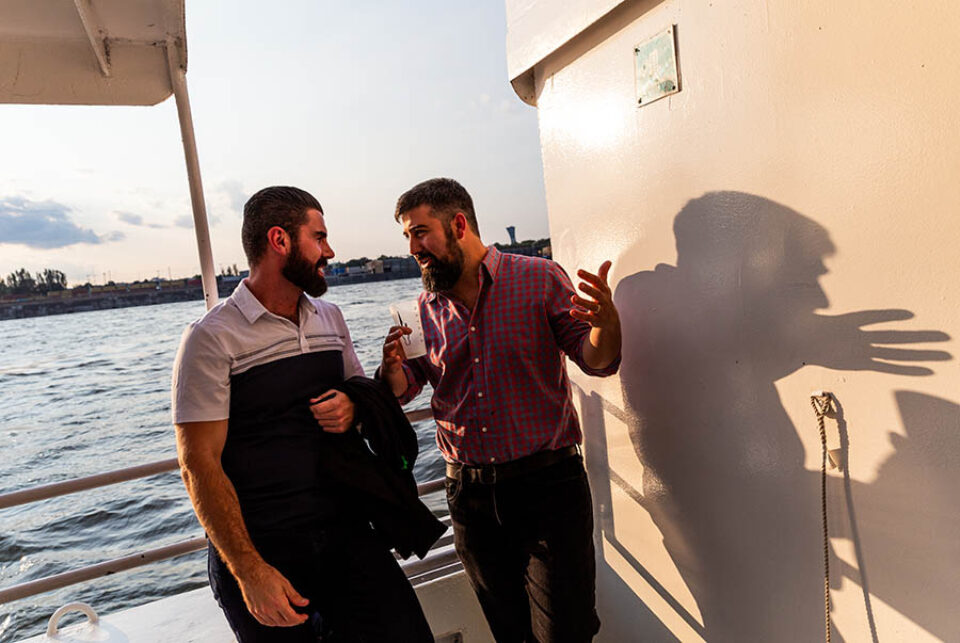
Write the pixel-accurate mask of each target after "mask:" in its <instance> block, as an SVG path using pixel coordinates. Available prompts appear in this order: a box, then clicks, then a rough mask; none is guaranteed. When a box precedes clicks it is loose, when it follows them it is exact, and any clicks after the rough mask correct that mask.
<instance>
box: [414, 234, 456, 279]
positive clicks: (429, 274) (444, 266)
mask: <svg viewBox="0 0 960 643" xmlns="http://www.w3.org/2000/svg"><path fill="white" fill-rule="evenodd" d="M446 235H447V258H446V259H440V257H438V256H436V255H434V254H431V253H429V252H421V253H420V254H418V255H417V258H418V259H420V258H423V257H429V258H430V259H431V262H430V265H429V266H428V267H426V268H424V267H422V266H421V268H420V280H421V281H422V282H423V289H424V290H426V291H427V292H444V291H447V290H451V289H453V287H454V286H456V285H457V281H459V280H460V275H461V274H463V250H461V248H460V246H458V245H457V243H456V241H455V240H454V236H453V230H452V229H451V228H447V230H446Z"/></svg>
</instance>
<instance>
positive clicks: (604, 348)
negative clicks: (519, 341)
mask: <svg viewBox="0 0 960 643" xmlns="http://www.w3.org/2000/svg"><path fill="white" fill-rule="evenodd" d="M609 272H610V262H609V261H604V262H603V264H602V265H601V266H600V272H599V274H597V275H595V274H593V273H590V272H587V271H586V270H578V271H577V276H578V277H580V279H582V280H583V281H581V282H580V284H579V286H578V287H579V288H580V290H581V291H583V293H584V294H586V295H588V296H589V297H590V298H589V299H587V298H584V297H580V296H579V295H573V296H572V297H571V298H570V301H571V303H573V305H574V308H572V309H571V310H570V316H571V317H574V318H575V319H579V320H581V321H585V322H587V323H588V324H590V334H588V335H587V336H586V337H584V338H583V361H584V362H586V364H587V366H589V367H590V368H592V369H596V370H602V369H604V368H607V367H608V366H610V364H612V363H613V360H615V359H616V358H617V356H619V355H620V342H621V332H620V315H619V314H618V313H617V307H616V306H615V305H614V303H613V293H612V292H611V290H610V286H609V285H607V273H609Z"/></svg>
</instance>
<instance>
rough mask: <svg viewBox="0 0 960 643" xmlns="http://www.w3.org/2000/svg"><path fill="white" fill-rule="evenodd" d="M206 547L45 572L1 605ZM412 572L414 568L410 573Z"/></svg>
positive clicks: (2, 598)
mask: <svg viewBox="0 0 960 643" xmlns="http://www.w3.org/2000/svg"><path fill="white" fill-rule="evenodd" d="M442 488H443V478H438V479H436V480H431V481H429V482H424V483H423V484H420V485H417V492H418V493H419V494H420V495H421V496H424V495H426V494H428V493H433V492H434V491H439V490H440V489H442ZM450 543H451V538H448V537H441V538H440V539H439V540H438V541H437V542H436V543H435V544H434V548H438V549H444V548H447V547H450ZM206 547H207V539H206V538H202V537H198V538H191V539H189V540H183V541H180V542H178V543H174V544H172V545H166V546H164V547H157V548H155V549H148V550H146V551H144V552H140V553H139V554H131V555H129V556H124V557H122V558H115V559H113V560H108V561H105V562H102V563H96V564H93V565H87V566H86V567H81V568H80V569H74V570H71V571H69V572H63V573H61V574H54V575H52V576H45V577H44V578H38V579H36V580H31V581H27V582H25V583H20V584H19V585H12V586H10V587H7V588H5V589H0V605H2V604H4V603H10V602H13V601H17V600H20V599H21V598H27V597H28V596H33V595H35V594H43V593H44V592H50V591H53V590H55V589H60V588H61V587H67V586H68V585H76V584H77V583H83V582H86V581H88V580H93V579H95V578H100V577H102V576H108V575H110V574H115V573H117V572H122V571H126V570H128V569H133V568H134V567H140V566H142V565H147V564H149V563H155V562H157V561H160V560H165V559H167V558H174V557H175V556H183V555H184V554H189V553H192V552H195V551H199V550H201V549H205V548H206ZM428 560H430V556H427V557H426V558H424V559H423V560H421V561H416V564H415V566H414V567H413V568H412V569H413V570H415V572H416V573H421V572H422V571H423V570H424V569H426V568H429V565H428V564H427V561H428ZM444 560H445V561H446V558H444ZM447 562H449V561H447ZM411 564H413V563H405V564H403V565H401V566H402V567H403V568H404V569H407V567H408V565H411ZM425 566H426V567H425ZM412 574H413V572H411V574H408V575H412Z"/></svg>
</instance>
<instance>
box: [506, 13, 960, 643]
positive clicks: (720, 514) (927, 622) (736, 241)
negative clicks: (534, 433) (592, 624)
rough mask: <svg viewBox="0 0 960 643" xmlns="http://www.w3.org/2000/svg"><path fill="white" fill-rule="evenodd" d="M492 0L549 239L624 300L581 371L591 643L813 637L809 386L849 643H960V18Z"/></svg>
mask: <svg viewBox="0 0 960 643" xmlns="http://www.w3.org/2000/svg"><path fill="white" fill-rule="evenodd" d="M506 4H507V22H508V66H509V73H510V78H511V80H512V82H513V84H514V87H515V89H516V90H517V93H518V95H520V97H521V98H523V99H524V100H526V101H527V102H528V103H530V104H532V105H535V106H536V109H537V110H538V112H539V124H540V137H541V143H542V148H543V150H542V152H543V165H544V175H545V182H546V194H547V206H548V210H549V217H550V237H551V239H552V242H553V248H552V250H553V254H554V257H555V258H557V259H558V260H559V261H560V263H561V264H562V265H563V266H564V267H565V268H566V269H567V270H568V272H571V274H572V271H574V270H576V269H577V268H581V267H582V268H587V269H591V270H595V269H596V268H597V267H598V266H599V264H600V263H601V262H602V261H603V260H605V259H608V258H609V259H611V260H613V268H612V271H611V283H612V286H613V288H614V291H615V300H616V302H617V304H618V306H619V309H620V313H621V316H622V319H623V328H624V347H623V364H622V366H621V369H620V372H619V375H618V376H616V377H611V378H608V379H606V380H599V379H594V378H588V377H585V376H583V375H582V374H581V373H579V371H577V370H576V368H575V367H574V368H572V369H571V376H572V379H573V381H574V388H575V392H576V394H577V397H578V401H579V407H580V412H581V417H582V420H583V423H584V430H585V440H586V457H587V463H588V468H589V472H590V477H591V480H592V484H593V492H594V503H595V513H596V525H597V529H596V543H597V546H598V563H599V565H598V595H599V609H600V616H601V619H602V620H603V629H602V630H601V633H600V636H599V640H602V641H617V642H621V641H638V640H643V641H670V640H676V639H679V640H682V641H696V640H708V641H738V642H743V641H780V642H782V641H804V642H809V641H816V640H823V639H824V637H825V631H824V630H825V625H824V621H825V616H824V612H825V610H824V601H825V597H824V544H823V533H822V529H823V527H822V517H821V488H820V483H821V480H820V467H821V457H822V455H821V440H820V433H819V430H818V425H817V420H816V415H815V413H814V410H813V408H812V407H811V393H812V392H813V391H818V390H822V391H825V392H828V393H831V394H832V396H833V400H834V406H835V412H834V413H831V415H832V416H833V417H827V418H826V420H825V429H826V441H827V447H828V449H829V450H831V451H832V454H831V455H832V457H833V458H834V459H835V460H836V461H837V463H838V465H839V467H837V468H828V471H827V481H826V496H827V516H828V518H829V546H828V555H829V563H830V597H831V599H832V607H831V611H830V614H831V617H832V622H833V626H832V635H833V637H834V640H845V641H871V640H872V641H878V640H887V641H890V640H896V641H907V640H909V641H934V640H944V641H949V640H953V641H956V640H960V619H958V618H957V617H956V615H955V603H956V600H957V597H958V596H960V539H958V538H957V534H958V533H960V496H958V493H957V490H958V489H960V407H958V403H960V369H958V362H957V355H958V352H960V347H958V345H957V342H956V338H957V337H960V315H958V312H960V279H958V275H960V253H958V252H957V250H956V244H957V240H958V239H960V180H958V176H960V122H958V121H960V117H958V113H960V111H958V109H957V105H958V104H960V73H958V69H960V39H958V38H957V34H958V33H960V7H958V5H957V4H956V3H953V2H946V1H939V0H937V1H934V0H931V1H929V2H924V3H905V2H896V3H875V2H864V1H856V2H827V1H825V0H815V1H812V2H794V1H791V0H769V1H766V2H763V1H758V0H726V1H723V2H721V1H715V2H708V1H706V0H697V1H695V2H688V1H683V0H662V1H653V0H640V1H629V2H613V1H609V0H606V1H604V0H567V1H565V2H559V1H556V2H548V1H538V0H507V2H506ZM658 35H659V36H660V38H661V39H660V40H659V42H660V43H661V44H664V43H665V46H664V48H661V49H658V50H657V51H654V49H655V47H652V46H651V45H650V44H649V43H651V39H654V38H655V37H657V36H658ZM664 39H665V40H664ZM670 41H672V42H673V43H674V44H675V47H676V56H675V61H676V64H677V67H678V74H675V75H674V74H672V73H671V71H672V70H671V69H670V65H669V64H668V63H669V61H668V60H666V59H665V58H664V57H663V56H664V53H666V54H667V58H669V51H668V50H669V46H666V45H669V42H670ZM654 42H656V41H654ZM638 56H639V57H640V58H641V59H640V60H638ZM651 65H652V66H653V67H654V71H652V72H651V71H650V69H651ZM657 69H659V70H660V72H663V73H660V72H657ZM658 74H659V75H658ZM652 81H655V82H654V84H656V83H658V82H659V83H661V86H660V87H659V89H660V90H661V92H660V93H665V94H667V95H666V96H665V97H663V98H662V99H661V100H655V101H653V102H651V101H650V100H640V99H647V98H648V94H647V93H646V92H647V90H649V89H650V82H652ZM671 81H674V82H678V83H679V91H678V92H676V91H674V90H675V89H676V87H671V85H670V82H671ZM654 89H657V88H654Z"/></svg>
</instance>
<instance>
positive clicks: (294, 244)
mask: <svg viewBox="0 0 960 643" xmlns="http://www.w3.org/2000/svg"><path fill="white" fill-rule="evenodd" d="M290 241H291V246H290V254H289V255H288V256H287V263H285V264H284V266H283V270H282V271H281V272H282V273H283V276H284V277H285V278H286V279H287V281H289V282H290V283H292V284H293V285H294V286H296V287H297V288H300V289H301V290H303V292H305V293H307V294H308V295H310V296H311V297H320V296H321V295H323V293H325V292H327V279H326V277H324V276H323V273H322V272H320V269H321V268H323V267H324V266H326V265H327V260H326V259H324V258H322V257H321V258H320V259H319V260H318V261H317V262H316V263H312V262H310V261H308V260H307V259H306V257H304V256H303V253H302V252H301V251H300V243H299V242H298V241H297V239H296V237H295V236H293V235H291V237H290Z"/></svg>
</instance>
